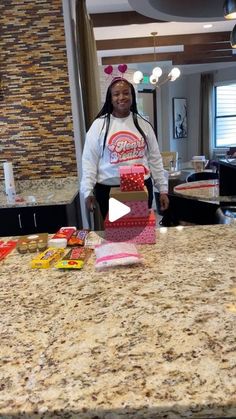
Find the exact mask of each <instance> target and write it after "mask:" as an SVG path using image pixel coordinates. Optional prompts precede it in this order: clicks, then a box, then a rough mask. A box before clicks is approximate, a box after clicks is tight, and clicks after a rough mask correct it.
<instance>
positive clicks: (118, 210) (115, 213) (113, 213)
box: [108, 198, 130, 223]
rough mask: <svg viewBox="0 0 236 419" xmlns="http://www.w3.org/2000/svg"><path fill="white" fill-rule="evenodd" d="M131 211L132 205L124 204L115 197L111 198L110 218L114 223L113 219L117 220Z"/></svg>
mask: <svg viewBox="0 0 236 419" xmlns="http://www.w3.org/2000/svg"><path fill="white" fill-rule="evenodd" d="M129 212H130V207H128V205H125V204H123V203H122V202H120V201H118V200H117V199H115V198H110V199H109V215H108V219H109V221H110V222H111V223H113V221H116V220H118V219H119V218H121V217H124V215H126V214H129Z"/></svg>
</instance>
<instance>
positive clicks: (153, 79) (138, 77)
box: [133, 32, 180, 87]
mask: <svg viewBox="0 0 236 419" xmlns="http://www.w3.org/2000/svg"><path fill="white" fill-rule="evenodd" d="M151 35H152V36H153V48H154V62H156V36H157V32H151ZM162 73H163V72H162V69H161V68H160V67H154V68H153V70H152V74H151V75H150V77H149V82H150V83H151V84H153V85H155V86H156V87H159V86H161V85H162V84H164V83H166V82H167V81H175V80H176V79H177V78H178V77H179V76H180V70H179V68H177V67H174V68H172V70H171V71H170V73H169V74H168V76H167V77H166V78H164V79H163V80H161V81H160V82H159V79H160V77H161V76H162ZM142 80H143V73H142V71H140V70H138V71H135V72H134V74H133V82H134V83H135V84H139V83H142Z"/></svg>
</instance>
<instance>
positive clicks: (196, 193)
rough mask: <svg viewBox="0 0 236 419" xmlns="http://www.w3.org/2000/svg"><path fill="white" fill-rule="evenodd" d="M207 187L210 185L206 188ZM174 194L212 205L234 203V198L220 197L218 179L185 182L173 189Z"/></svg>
mask: <svg viewBox="0 0 236 419" xmlns="http://www.w3.org/2000/svg"><path fill="white" fill-rule="evenodd" d="M208 185H210V186H209V187H208ZM174 193H176V194H177V195H180V196H184V197H185V198H191V199H193V198H194V199H197V200H199V201H208V202H212V203H214V204H220V201H224V202H229V203H230V202H236V196H220V195H219V181H218V179H217V180H216V179H210V180H200V181H197V182H188V183H187V182H185V183H181V184H179V185H177V186H175V187H174Z"/></svg>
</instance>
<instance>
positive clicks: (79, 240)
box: [68, 230, 89, 246]
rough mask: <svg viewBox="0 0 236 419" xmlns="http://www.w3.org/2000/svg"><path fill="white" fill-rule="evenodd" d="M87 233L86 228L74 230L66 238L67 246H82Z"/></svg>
mask: <svg viewBox="0 0 236 419" xmlns="http://www.w3.org/2000/svg"><path fill="white" fill-rule="evenodd" d="M88 233H89V231H88V230H77V231H75V232H74V233H73V234H72V236H71V237H70V238H69V240H68V246H84V243H85V239H86V237H87V235H88Z"/></svg>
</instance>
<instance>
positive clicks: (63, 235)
mask: <svg viewBox="0 0 236 419" xmlns="http://www.w3.org/2000/svg"><path fill="white" fill-rule="evenodd" d="M75 231H76V227H61V228H60V230H58V231H57V232H56V233H55V234H54V236H52V238H51V240H52V239H66V240H67V241H68V240H69V239H70V237H71V236H72V234H73V233H74V232H75Z"/></svg>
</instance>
